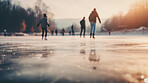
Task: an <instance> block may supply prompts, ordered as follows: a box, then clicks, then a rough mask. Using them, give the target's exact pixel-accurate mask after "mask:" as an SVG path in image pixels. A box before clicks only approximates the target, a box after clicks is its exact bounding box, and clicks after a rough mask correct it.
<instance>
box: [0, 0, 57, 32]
mask: <svg viewBox="0 0 148 83" xmlns="http://www.w3.org/2000/svg"><path fill="white" fill-rule="evenodd" d="M48 8H49V7H48V6H47V5H46V4H45V3H43V2H42V0H37V1H36V4H35V6H34V8H27V9H25V8H23V7H21V6H20V5H19V4H12V1H11V0H0V32H1V31H3V30H4V29H7V31H8V32H26V33H28V32H40V31H41V27H36V25H37V23H38V21H39V20H40V19H41V18H42V14H43V13H46V14H47V15H48V17H49V18H52V17H53V13H51V12H49V11H48ZM49 21H50V25H51V28H56V24H55V22H54V21H51V20H50V19H49Z"/></svg>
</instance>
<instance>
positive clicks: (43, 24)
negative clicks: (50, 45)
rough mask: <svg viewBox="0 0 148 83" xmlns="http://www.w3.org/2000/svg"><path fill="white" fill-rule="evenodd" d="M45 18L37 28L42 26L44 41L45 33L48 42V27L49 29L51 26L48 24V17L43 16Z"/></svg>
mask: <svg viewBox="0 0 148 83" xmlns="http://www.w3.org/2000/svg"><path fill="white" fill-rule="evenodd" d="M43 16H44V17H43V18H42V19H41V20H40V22H39V23H38V24H37V27H38V26H39V25H40V24H41V28H42V40H43V38H44V32H45V40H47V26H48V27H49V24H48V22H47V16H46V14H43Z"/></svg>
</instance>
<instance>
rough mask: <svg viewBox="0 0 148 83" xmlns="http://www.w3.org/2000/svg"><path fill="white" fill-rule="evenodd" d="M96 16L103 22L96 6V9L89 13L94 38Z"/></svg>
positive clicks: (91, 33)
mask: <svg viewBox="0 0 148 83" xmlns="http://www.w3.org/2000/svg"><path fill="white" fill-rule="evenodd" d="M96 18H98V20H99V22H100V23H101V20H100V18H99V15H98V13H97V11H96V8H94V10H93V11H92V12H91V14H90V15H89V22H90V25H91V30H90V38H91V36H92V35H93V38H95V28H96ZM92 31H93V32H92Z"/></svg>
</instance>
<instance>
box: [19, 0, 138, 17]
mask: <svg viewBox="0 0 148 83" xmlns="http://www.w3.org/2000/svg"><path fill="white" fill-rule="evenodd" d="M19 1H21V5H22V6H25V7H31V6H32V5H34V3H35V2H36V0H19ZM42 1H43V2H45V3H46V5H48V6H49V7H50V11H51V12H53V13H54V18H56V19H59V18H82V17H83V16H85V17H88V16H89V14H90V12H91V11H92V10H93V8H96V9H97V11H98V13H99V15H100V17H101V18H109V17H111V16H112V15H114V14H118V13H119V12H123V13H126V12H127V11H128V10H129V8H130V6H131V5H132V4H133V3H135V2H136V1H139V0H42Z"/></svg>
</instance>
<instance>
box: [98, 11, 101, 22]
mask: <svg viewBox="0 0 148 83" xmlns="http://www.w3.org/2000/svg"><path fill="white" fill-rule="evenodd" d="M97 17H98V20H99V22H100V24H101V19H100V17H99V15H98V13H97Z"/></svg>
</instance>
